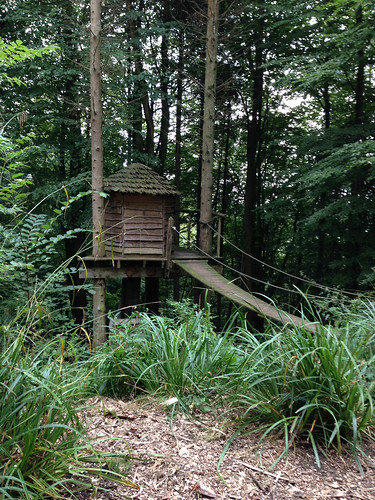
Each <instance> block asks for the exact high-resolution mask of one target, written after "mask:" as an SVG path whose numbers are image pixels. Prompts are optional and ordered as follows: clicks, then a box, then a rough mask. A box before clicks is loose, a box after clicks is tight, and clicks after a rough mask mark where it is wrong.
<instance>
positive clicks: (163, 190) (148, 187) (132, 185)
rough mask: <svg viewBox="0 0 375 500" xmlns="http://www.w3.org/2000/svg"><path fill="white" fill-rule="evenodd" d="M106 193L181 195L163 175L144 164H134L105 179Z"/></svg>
mask: <svg viewBox="0 0 375 500" xmlns="http://www.w3.org/2000/svg"><path fill="white" fill-rule="evenodd" d="M104 191H106V192H110V191H117V192H119V193H126V194H148V195H154V196H155V195H162V196H163V195H172V196H178V195H179V194H180V193H179V192H178V191H177V189H176V188H175V187H174V186H173V185H172V184H170V183H169V182H168V181H167V180H166V179H164V178H163V177H162V176H161V175H159V174H157V173H156V172H155V171H154V170H152V168H150V167H147V166H146V165H143V164H142V163H132V164H131V165H127V166H126V167H123V168H122V169H121V170H119V171H118V172H116V173H115V174H112V175H110V176H109V177H106V178H105V179H104Z"/></svg>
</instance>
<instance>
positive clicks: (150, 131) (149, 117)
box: [126, 0, 154, 156]
mask: <svg viewBox="0 0 375 500" xmlns="http://www.w3.org/2000/svg"><path fill="white" fill-rule="evenodd" d="M126 8H127V10H128V11H129V12H132V11H134V9H133V2H132V0H126ZM129 29H130V38H131V41H132V50H133V53H134V54H135V56H134V66H135V74H136V75H138V76H139V75H141V74H142V73H143V65H142V59H141V57H140V55H139V48H138V45H137V32H138V29H137V26H136V24H135V21H134V19H133V17H132V16H130V20H129ZM139 85H140V88H139V91H140V95H141V102H142V107H143V113H144V116H145V121H146V129H147V131H146V141H145V149H146V153H147V154H148V155H152V156H153V155H154V121H153V111H152V108H151V106H150V103H149V98H148V93H147V89H146V87H145V85H144V83H140V84H139Z"/></svg>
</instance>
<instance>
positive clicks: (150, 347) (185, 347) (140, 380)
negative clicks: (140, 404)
mask: <svg viewBox="0 0 375 500" xmlns="http://www.w3.org/2000/svg"><path fill="white" fill-rule="evenodd" d="M127 325H128V326H126V323H125V327H123V328H120V329H118V328H116V329H113V331H112V332H111V334H110V339H109V343H108V345H107V346H106V347H104V348H103V349H102V350H98V351H97V354H96V357H95V358H94V360H93V363H95V364H96V366H97V369H96V372H95V377H96V380H97V382H96V383H97V386H98V387H99V390H100V391H101V392H104V393H106V394H116V395H120V394H123V393H124V392H128V393H129V392H136V393H140V392H141V393H147V394H156V395H160V396H175V397H177V398H178V399H179V401H180V403H181V404H182V405H183V406H184V405H189V406H191V405H192V404H194V403H195V402H199V400H201V402H202V404H205V403H206V402H208V400H209V399H210V398H211V397H213V396H214V395H215V394H217V393H218V392H219V391H217V388H218V387H219V386H220V385H221V384H222V380H223V379H225V378H226V377H227V376H229V375H230V374H233V373H235V371H236V368H237V365H238V357H237V352H236V349H235V348H234V346H233V345H232V344H231V342H230V340H229V338H228V334H223V335H217V334H215V333H214V331H213V329H212V325H211V323H210V320H209V318H208V317H207V314H206V313H205V311H193V312H192V313H191V314H190V316H189V317H186V318H184V319H183V320H181V321H178V320H175V319H171V318H166V317H161V316H148V315H146V314H144V315H141V318H140V324H139V326H137V327H136V328H133V327H131V324H130V323H129V322H128V323H127Z"/></svg>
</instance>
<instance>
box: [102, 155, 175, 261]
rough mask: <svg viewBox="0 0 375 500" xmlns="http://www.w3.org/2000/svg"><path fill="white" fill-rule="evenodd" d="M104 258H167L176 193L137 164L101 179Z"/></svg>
mask: <svg viewBox="0 0 375 500" xmlns="http://www.w3.org/2000/svg"><path fill="white" fill-rule="evenodd" d="M104 190H105V192H106V193H108V194H109V198H108V202H107V203H106V207H105V215H104V231H103V237H104V240H105V249H106V255H110V256H111V257H114V256H116V257H126V258H127V259H131V258H132V257H134V258H141V259H142V260H144V259H145V258H147V259H149V258H150V257H153V258H156V259H160V258H161V259H163V258H168V256H169V255H170V250H171V244H172V234H171V226H172V223H173V220H174V219H175V218H176V200H177V197H178V196H179V192H178V191H177V190H176V189H175V188H174V187H173V186H172V185H171V184H169V183H168V182H167V181H166V180H165V179H164V178H163V177H161V176H160V175H158V174H157V173H156V172H154V171H153V170H152V169H151V168H149V167H146V166H145V165H142V164H141V163H133V164H132V165H129V166H128V167H124V168H122V169H121V170H119V171H118V172H117V173H115V174H113V175H111V176H110V177H108V178H106V179H104Z"/></svg>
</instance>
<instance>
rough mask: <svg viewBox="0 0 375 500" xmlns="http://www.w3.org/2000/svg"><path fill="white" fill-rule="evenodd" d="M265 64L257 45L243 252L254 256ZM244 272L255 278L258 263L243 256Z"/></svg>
mask: <svg viewBox="0 0 375 500" xmlns="http://www.w3.org/2000/svg"><path fill="white" fill-rule="evenodd" d="M258 36H259V35H258ZM262 64H263V52H262V48H261V47H260V46H259V45H257V46H256V47H255V68H254V77H253V96H252V110H251V120H249V121H248V127H247V174H246V185H245V200H244V219H243V232H244V249H245V252H246V253H247V254H249V255H253V256H254V255H255V254H256V253H257V252H256V249H257V244H256V243H257V242H256V238H257V231H256V229H257V228H256V208H257V206H258V192H257V185H258V161H259V156H258V146H259V143H260V140H261V132H262V129H261V120H262V100H263V79H264V75H263V68H262ZM244 271H245V274H247V275H248V276H256V275H257V274H258V270H257V266H256V263H255V261H254V260H253V259H251V258H250V257H247V256H245V257H244ZM247 286H248V288H249V289H250V290H254V287H255V286H256V285H255V284H254V282H253V281H252V280H251V279H250V280H247Z"/></svg>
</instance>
